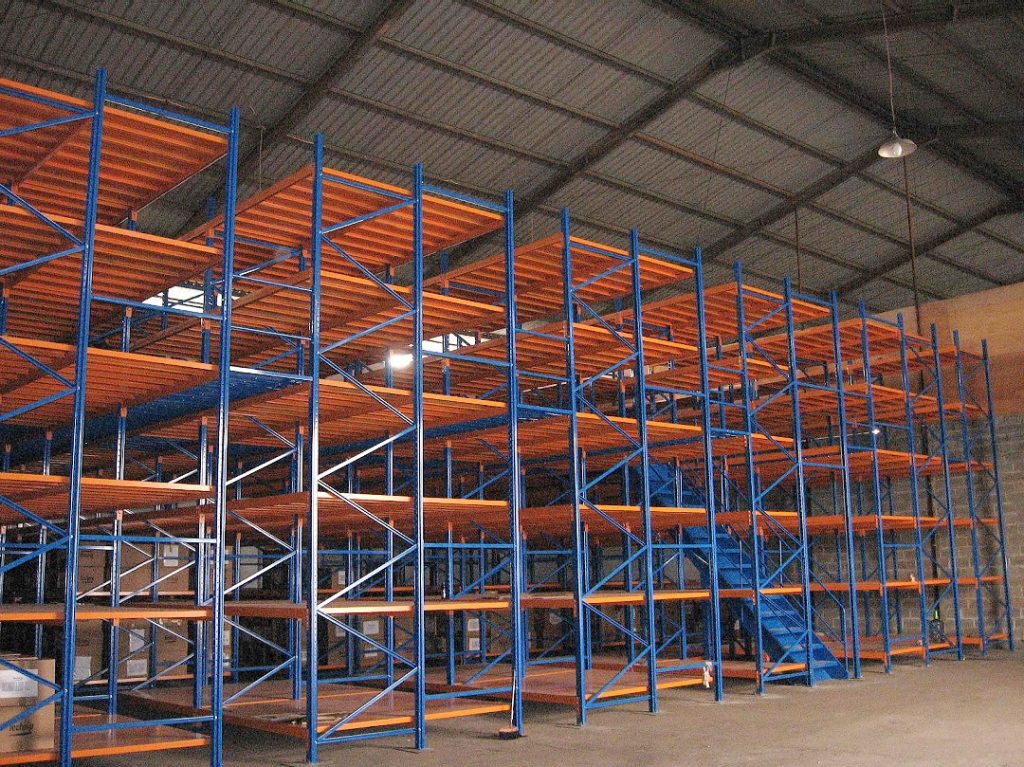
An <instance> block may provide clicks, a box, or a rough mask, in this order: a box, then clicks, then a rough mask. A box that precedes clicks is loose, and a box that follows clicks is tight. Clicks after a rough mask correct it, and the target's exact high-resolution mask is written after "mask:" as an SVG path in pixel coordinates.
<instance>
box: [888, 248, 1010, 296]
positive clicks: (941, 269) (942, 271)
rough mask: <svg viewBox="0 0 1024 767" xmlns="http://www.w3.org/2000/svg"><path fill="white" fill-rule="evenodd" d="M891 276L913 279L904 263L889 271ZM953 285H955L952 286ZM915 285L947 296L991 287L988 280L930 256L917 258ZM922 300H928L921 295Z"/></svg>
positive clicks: (925, 290) (907, 280) (935, 293)
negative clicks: (934, 259) (932, 258)
mask: <svg viewBox="0 0 1024 767" xmlns="http://www.w3.org/2000/svg"><path fill="white" fill-rule="evenodd" d="M890 275H891V276H894V277H899V278H900V279H902V280H903V281H904V282H906V283H908V284H909V283H910V282H911V280H913V271H912V270H911V267H910V264H904V265H903V266H901V267H900V268H899V269H894V270H893V271H892V272H890ZM954 286H955V287H954ZM917 287H918V290H919V291H920V292H922V293H931V294H934V295H937V296H941V297H943V298H947V297H949V296H952V295H956V294H957V293H973V292H975V291H978V290H986V289H988V288H991V287H992V284H991V283H990V282H986V281H985V280H979V279H978V278H977V277H973V276H972V275H969V274H964V273H963V272H961V271H959V270H958V269H951V268H950V267H948V266H946V265H945V264H940V263H939V262H938V261H933V260H931V259H930V258H919V259H917ZM922 300H928V299H927V297H922Z"/></svg>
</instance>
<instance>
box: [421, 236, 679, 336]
mask: <svg viewBox="0 0 1024 767" xmlns="http://www.w3.org/2000/svg"><path fill="white" fill-rule="evenodd" d="M569 242H570V243H571V254H572V264H573V268H572V272H573V274H572V276H573V285H574V286H575V287H576V289H577V296H578V297H579V298H580V299H581V300H583V301H587V302H588V303H596V302H600V301H609V300H613V299H616V298H621V297H624V296H627V295H629V294H630V293H631V292H632V274H631V271H630V270H629V269H628V268H627V269H618V270H616V271H611V270H613V269H615V268H616V267H617V266H621V264H622V263H623V259H626V258H628V257H629V254H628V253H627V252H626V251H624V250H620V249H619V248H614V247H611V246H609V245H604V244H600V243H596V242H591V241H590V240H584V239H582V238H580V237H571V238H570V240H569ZM564 243H565V240H564V238H563V236H562V235H561V234H554V235H551V236H550V237H545V238H544V239H541V240H536V241H535V242H531V243H527V244H525V245H520V246H519V247H517V248H516V254H515V260H516V305H517V308H518V313H519V321H520V322H529V321H531V320H536V319H540V318H550V315H553V314H560V313H562V312H564V304H565V298H564V291H565V278H564V273H565V268H564V263H563V256H564V251H565V244H564ZM692 276H693V270H692V269H690V268H689V267H687V266H684V265H682V264H677V263H670V262H668V261H663V260H660V259H657V258H652V257H650V256H644V255H641V256H640V284H641V288H642V289H644V290H650V289H653V288H656V287H660V286H662V285H667V284H669V283H672V282H677V281H680V280H687V279H690V278H691V277H692ZM427 285H428V286H430V287H434V288H446V289H448V291H449V292H450V293H451V294H452V295H457V296H463V297H465V298H469V299H473V300H477V301H479V300H481V296H494V295H495V294H498V295H501V294H503V292H504V290H505V254H504V253H498V254H496V255H494V256H491V257H489V258H485V259H483V260H481V261H476V262H474V263H472V264H470V265H467V266H463V267H459V268H456V269H452V270H450V271H447V272H445V273H443V274H441V275H439V276H436V277H433V278H431V279H429V280H427Z"/></svg>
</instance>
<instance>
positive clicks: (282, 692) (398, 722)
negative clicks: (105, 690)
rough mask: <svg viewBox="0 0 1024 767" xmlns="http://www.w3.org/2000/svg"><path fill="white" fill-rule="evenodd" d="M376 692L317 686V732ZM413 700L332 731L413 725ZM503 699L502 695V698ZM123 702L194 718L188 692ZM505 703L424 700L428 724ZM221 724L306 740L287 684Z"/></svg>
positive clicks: (249, 701)
mask: <svg viewBox="0 0 1024 767" xmlns="http://www.w3.org/2000/svg"><path fill="white" fill-rule="evenodd" d="M243 686H244V685H241V684H229V685H225V686H224V695H225V698H228V697H230V696H231V695H233V694H234V693H236V692H238V691H239V690H240V689H242V688H243ZM378 692H379V691H378V690H376V689H374V688H373V687H368V686H365V685H356V684H351V683H337V684H335V683H321V685H320V690H319V699H318V700H319V712H318V714H319V715H318V722H317V727H318V729H319V731H320V732H324V731H326V730H328V729H330V728H331V727H333V726H334V724H335V723H336V722H338V721H339V720H341V719H344V718H345V717H346V716H348V715H350V714H352V713H353V712H354V711H357V710H358V709H359V708H361V707H362V706H364V705H366V704H367V703H369V702H370V701H371V700H372V699H373V697H374V696H375V695H377V694H378ZM415 697H416V696H415V695H414V694H413V693H411V692H407V691H404V690H397V691H395V692H391V693H389V694H387V695H385V696H383V697H382V698H381V699H380V700H378V701H377V702H376V703H374V704H373V705H372V706H370V707H369V708H368V709H367V710H366V711H363V712H362V713H361V714H360V715H359V716H358V717H356V718H354V719H353V720H352V721H351V722H347V723H346V724H344V725H343V726H341V727H340V728H338V730H337V731H336V732H337V734H339V735H340V734H344V733H346V732H351V731H360V730H361V731H365V730H373V729H388V728H394V727H406V726H409V725H412V724H414V723H415V716H414V712H415V702H416V700H415ZM507 697H508V696H506V698H507ZM124 698H126V699H127V700H130V701H131V702H133V703H138V704H141V705H144V706H146V707H149V708H152V709H156V710H163V711H171V712H174V713H178V714H183V715H194V714H196V713H197V712H196V710H195V709H194V708H193V706H192V689H191V688H190V687H177V688H165V689H160V690H144V691H136V692H131V693H126V694H125V695H124ZM509 707H510V704H509V702H508V701H507V700H506V701H504V702H502V701H480V700H465V699H458V698H452V699H446V700H436V699H435V700H429V701H428V703H427V721H428V722H429V721H437V720H441V719H454V718H458V717H464V716H478V715H482V714H498V713H507V712H508V711H509ZM224 722H225V723H226V724H230V725H232V726H235V727H242V728H246V729H251V730H261V731H264V732H272V733H276V734H278V735H285V736H288V737H293V738H302V739H304V738H306V737H308V732H309V731H308V727H307V720H306V701H305V698H302V697H300V698H298V699H295V698H293V697H292V687H291V682H289V681H287V680H281V681H271V682H265V683H264V684H261V685H259V686H258V687H256V688H255V689H253V690H251V691H249V692H248V693H246V694H245V695H243V696H242V697H240V698H239V699H237V700H235V701H232V702H231V703H229V704H227V705H226V706H225V707H224Z"/></svg>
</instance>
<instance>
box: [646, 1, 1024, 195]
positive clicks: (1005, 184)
mask: <svg viewBox="0 0 1024 767" xmlns="http://www.w3.org/2000/svg"><path fill="white" fill-rule="evenodd" d="M657 2H658V5H659V6H660V7H663V8H667V9H669V10H671V11H672V12H673V13H675V14H676V15H677V16H678V17H679V18H682V19H685V20H688V21H690V22H692V23H694V24H697V25H698V26H700V27H701V28H702V29H704V30H706V31H708V32H713V33H714V34H718V35H723V36H725V37H727V38H730V39H736V38H739V39H743V38H747V39H752V38H757V37H759V36H764V35H765V34H767V33H766V32H765V31H764V30H757V29H754V28H752V27H750V26H749V25H747V24H745V23H744V22H742V21H740V20H738V19H735V18H733V17H731V16H730V15H728V14H726V13H724V12H723V11H722V10H720V9H718V8H715V7H714V6H713V5H712V4H710V3H707V2H702V1H701V0H657ZM879 24H881V17H879ZM768 59H769V61H771V62H773V63H775V64H777V65H779V66H780V67H782V68H783V69H785V70H786V71H788V72H790V73H791V74H794V75H796V76H798V77H799V78H800V79H802V80H804V81H805V82H807V83H808V84H810V85H812V86H813V87H814V88H816V89H817V90H820V91H822V92H823V93H825V94H827V95H829V96H831V97H833V98H835V99H837V100H838V101H840V102H842V103H843V104H845V105H847V106H849V107H852V108H855V109H857V110H858V111H860V112H862V113H864V114H866V115H868V116H869V117H871V118H872V119H874V120H877V121H878V122H880V123H882V125H886V126H888V125H889V124H890V122H891V117H890V114H889V106H888V104H883V103H882V102H880V101H878V100H876V99H875V98H874V97H873V96H871V95H868V94H867V93H865V92H864V91H863V90H861V89H860V88H858V87H857V86H856V85H854V84H853V83H852V82H850V81H849V80H846V79H845V78H843V77H840V76H839V75H838V74H835V73H833V72H829V71H826V70H824V69H822V68H821V67H819V66H818V65H816V64H814V63H813V62H811V61H810V60H808V59H807V58H806V57H804V56H802V55H800V54H799V53H797V52H796V51H793V50H792V49H787V48H782V47H774V48H772V50H771V51H770V52H769V53H768ZM897 123H898V124H899V125H900V126H901V127H903V128H904V133H906V134H907V135H912V136H913V137H914V138H915V139H916V140H918V141H926V140H930V139H933V138H937V136H938V131H937V130H936V129H935V128H934V127H933V126H931V125H928V124H926V123H923V122H922V121H920V120H917V119H916V118H914V117H912V116H910V115H907V114H898V115H897ZM931 151H932V152H933V153H935V154H937V155H939V156H940V157H942V158H943V159H945V160H947V161H949V162H952V163H954V164H955V165H958V166H959V167H961V168H963V169H965V170H967V171H969V172H970V173H972V174H973V175H975V176H976V177H978V178H980V179H982V180H984V181H985V182H987V183H988V184H990V185H991V186H993V187H994V188H996V189H998V190H999V191H1000V192H1002V193H1003V194H1005V195H1006V196H1007V197H1010V198H1011V199H1018V198H1024V185H1022V184H1021V183H1020V182H1019V181H1018V180H1017V179H1014V178H1011V177H1009V176H1007V175H1006V174H1005V173H1004V172H1003V171H1002V169H1001V168H999V167H997V166H995V165H993V164H991V163H989V162H987V161H986V160H985V159H984V158H982V157H981V156H980V155H978V154H976V153H975V152H973V151H971V150H969V149H967V148H965V147H962V146H960V145H959V144H956V143H955V142H952V141H949V140H945V141H942V142H941V143H939V142H936V143H935V144H934V145H933V146H932V147H931Z"/></svg>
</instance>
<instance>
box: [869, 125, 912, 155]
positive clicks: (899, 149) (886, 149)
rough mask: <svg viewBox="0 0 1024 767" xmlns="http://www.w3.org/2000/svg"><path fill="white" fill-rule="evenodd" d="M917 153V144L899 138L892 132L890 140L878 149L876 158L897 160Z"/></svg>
mask: <svg viewBox="0 0 1024 767" xmlns="http://www.w3.org/2000/svg"><path fill="white" fill-rule="evenodd" d="M916 151H917V144H915V143H914V142H913V141H911V140H910V139H908V138H900V136H899V134H898V133H897V132H896V131H895V130H894V131H893V132H892V138H891V139H889V140H888V141H886V142H885V143H883V144H882V145H881V146H880V147H878V156H879V157H884V158H885V159H887V160H898V159H899V158H901V157H906V156H908V155H911V154H913V153H914V152H916Z"/></svg>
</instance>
